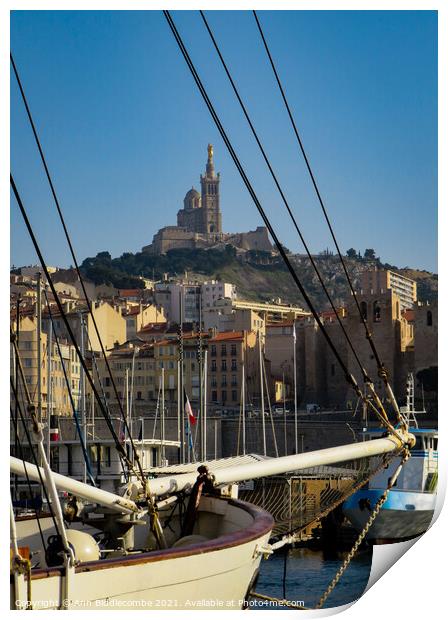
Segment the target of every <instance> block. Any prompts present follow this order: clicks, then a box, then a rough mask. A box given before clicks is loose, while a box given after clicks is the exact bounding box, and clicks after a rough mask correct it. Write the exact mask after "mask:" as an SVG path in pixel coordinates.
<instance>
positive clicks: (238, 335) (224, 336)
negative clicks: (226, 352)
mask: <svg viewBox="0 0 448 620" xmlns="http://www.w3.org/2000/svg"><path fill="white" fill-rule="evenodd" d="M243 337H244V332H221V333H219V334H216V336H215V337H214V338H210V340H209V342H224V341H226V340H243Z"/></svg>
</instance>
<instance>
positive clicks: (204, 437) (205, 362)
mask: <svg viewBox="0 0 448 620" xmlns="http://www.w3.org/2000/svg"><path fill="white" fill-rule="evenodd" d="M207 353H208V351H207V350H205V351H204V369H203V381H204V394H203V398H204V408H203V416H204V435H203V439H202V442H203V444H204V453H203V460H204V461H206V460H207Z"/></svg>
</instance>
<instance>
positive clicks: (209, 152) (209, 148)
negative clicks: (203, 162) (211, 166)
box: [207, 144, 213, 160]
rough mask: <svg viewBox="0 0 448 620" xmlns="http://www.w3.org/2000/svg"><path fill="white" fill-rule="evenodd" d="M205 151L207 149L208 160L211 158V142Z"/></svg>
mask: <svg viewBox="0 0 448 620" xmlns="http://www.w3.org/2000/svg"><path fill="white" fill-rule="evenodd" d="M207 151H208V159H209V160H211V159H213V145H212V144H209V145H208V147H207Z"/></svg>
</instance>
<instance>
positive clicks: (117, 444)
mask: <svg viewBox="0 0 448 620" xmlns="http://www.w3.org/2000/svg"><path fill="white" fill-rule="evenodd" d="M10 183H11V187H12V190H13V192H14V196H15V198H16V201H17V204H18V206H19V209H20V212H21V214H22V217H23V220H24V222H25V226H26V228H27V230H28V234H29V235H30V238H31V241H32V243H33V246H34V249H35V251H36V253H37V255H38V258H39V261H40V263H41V265H42V269H43V270H44V273H45V277H46V279H47V281H48V283H49V285H50V288H51V292H52V294H53V297H54V300H55V301H56V304H57V306H58V310H59V312H60V314H61V317H62V320H63V321H64V324H65V328H66V330H67V332H68V334H69V337H70V340H71V341H72V343H73V346H74V347H75V350H76V354H77V356H78V358H79V361H80V362H81V365H82V367H83V369H84V372H85V373H86V377H87V379H88V381H89V383H90V386H91V388H92V392H93V393H94V395H95V399H96V401H97V403H98V406H99V408H100V411H101V413H102V414H103V417H104V419H105V420H106V423H107V426H108V428H109V430H110V433H111V435H112V438H113V440H114V442H115V447H116V449H117V451H118V452H119V454H121V455H122V457H123V459H124V460H125V462H126V463H127V465H128V467H130V469H131V471H133V472H134V473H135V475H136V476H137V478H139V475H138V473H137V472H135V469H134V466H133V464H132V463H131V461H130V460H129V459H128V457H127V454H126V452H125V450H124V448H123V446H122V445H121V443H120V441H119V439H118V437H117V434H116V432H115V429H114V427H113V424H112V422H111V420H110V416H108V414H107V412H106V410H105V408H104V405H103V403H102V401H101V398H100V395H99V394H98V390H97V389H96V386H95V384H94V382H93V379H92V377H91V376H90V372H89V369H88V368H87V365H86V362H85V360H84V358H83V356H82V355H81V351H80V349H79V346H78V343H77V342H76V338H75V336H74V334H73V331H72V328H71V327H70V323H69V322H68V320H67V316H66V314H65V312H64V309H63V307H62V304H61V302H60V299H59V296H58V294H57V292H56V289H55V287H54V284H53V281H52V279H51V277H50V274H49V272H48V269H47V265H46V263H45V261H44V258H43V256H42V252H41V250H40V247H39V244H38V243H37V239H36V237H35V235H34V232H33V229H32V227H31V224H30V221H29V219H28V215H27V213H26V210H25V207H24V205H23V202H22V199H21V197H20V195H19V192H18V190H17V187H16V184H15V182H14V178H13V176H12V174H11V175H10ZM143 476H144V474H143ZM144 482H145V478H144V477H143V483H144Z"/></svg>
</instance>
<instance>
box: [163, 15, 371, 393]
mask: <svg viewBox="0 0 448 620" xmlns="http://www.w3.org/2000/svg"><path fill="white" fill-rule="evenodd" d="M163 13H164V15H165V18H166V20H167V22H168V25H169V27H170V29H171V31H172V33H173V35H174V38H175V40H176V42H177V44H178V46H179V49H180V51H181V53H182V55H183V57H184V59H185V62H186V63H187V66H188V68H189V69H190V72H191V74H192V76H193V78H194V80H195V82H196V85H197V87H198V89H199V91H200V93H201V95H202V97H203V99H204V101H205V103H206V105H207V108H208V110H209V112H210V114H211V116H212V118H213V120H214V122H215V124H216V127H217V128H218V131H219V133H220V134H221V137H222V139H223V141H224V143H225V145H226V147H227V149H228V151H229V153H230V156H231V157H232V159H233V162H234V163H235V166H236V168H237V170H238V172H239V174H240V176H241V178H242V180H243V182H244V184H245V186H246V188H247V190H248V192H249V194H250V196H251V198H252V200H253V202H254V203H255V206H256V208H257V210H258V212H259V213H260V215H261V218H262V219H263V222H264V223H265V225H266V227H267V229H268V231H269V233H270V235H271V237H272V239H273V240H274V243H275V245H276V247H277V250H278V252H279V253H280V255H281V257H282V258H283V260H284V262H285V264H286V266H287V268H288V271H289V272H290V274H291V276H292V278H293V280H294V282H295V284H296V285H297V287H298V289H299V290H300V292H301V294H302V296H303V298H304V300H305V302H306V304H307V305H308V307H309V308H310V310H311V313H312V314H313V316H314V318H315V320H316V322H317V324H318V326H319V328H320V329H321V331H322V334H323V335H324V338H325V340H326V341H327V343H328V345H329V347H330V348H331V350H332V352H333V354H334V356H335V358H336V360H337V362H338V363H339V365H340V366H341V368H342V370H343V372H344V374H345V377H346V380H347V381H348V383H349V384H350V385H351V387H352V388H353V389H354V390H355V392H356V394H357V395H358V396H360V397H361V398H362V392H361V390H360V388H359V386H358V383H357V382H356V379H355V378H354V377H353V375H352V374H351V373H350V372H349V370H348V368H347V367H346V365H345V363H344V361H343V360H342V358H341V356H340V355H339V352H338V351H337V349H336V347H335V345H334V344H333V342H332V340H331V338H330V336H329V334H328V332H327V330H326V329H325V327H324V325H323V323H322V321H321V319H320V317H319V315H318V313H317V311H316V309H315V308H314V305H313V303H312V301H311V300H310V298H309V297H308V294H307V293H306V291H305V289H304V288H303V285H302V283H301V281H300V279H299V278H298V276H297V273H296V271H295V270H294V268H293V267H292V265H291V262H290V261H289V259H288V256H287V254H286V252H285V249H284V247H283V245H282V244H281V243H280V240H279V238H278V237H277V234H276V233H275V231H274V229H273V227H272V224H271V222H270V221H269V218H268V217H267V215H266V213H265V211H264V209H263V207H262V205H261V203H260V201H259V199H258V197H257V195H256V194H255V191H254V189H253V187H252V185H251V183H250V181H249V179H248V177H247V176H246V173H245V172H244V169H243V167H242V165H241V163H240V161H239V158H238V156H237V155H236V153H235V151H234V149H233V146H232V144H231V142H230V140H229V138H228V136H227V133H226V132H225V130H224V128H223V126H222V124H221V121H220V119H219V117H218V115H217V113H216V111H215V109H214V106H213V104H212V102H211V101H210V99H209V97H208V95H207V92H206V90H205V88H204V86H203V84H202V81H201V79H200V77H199V75H198V73H197V71H196V68H195V66H194V64H193V62H192V60H191V58H190V56H189V54H188V51H187V50H186V48H185V45H184V43H183V41H182V38H181V36H180V35H179V33H178V31H177V28H176V26H175V24H174V21H173V19H172V17H171V15H170V12H169V11H166V10H165V11H163Z"/></svg>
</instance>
